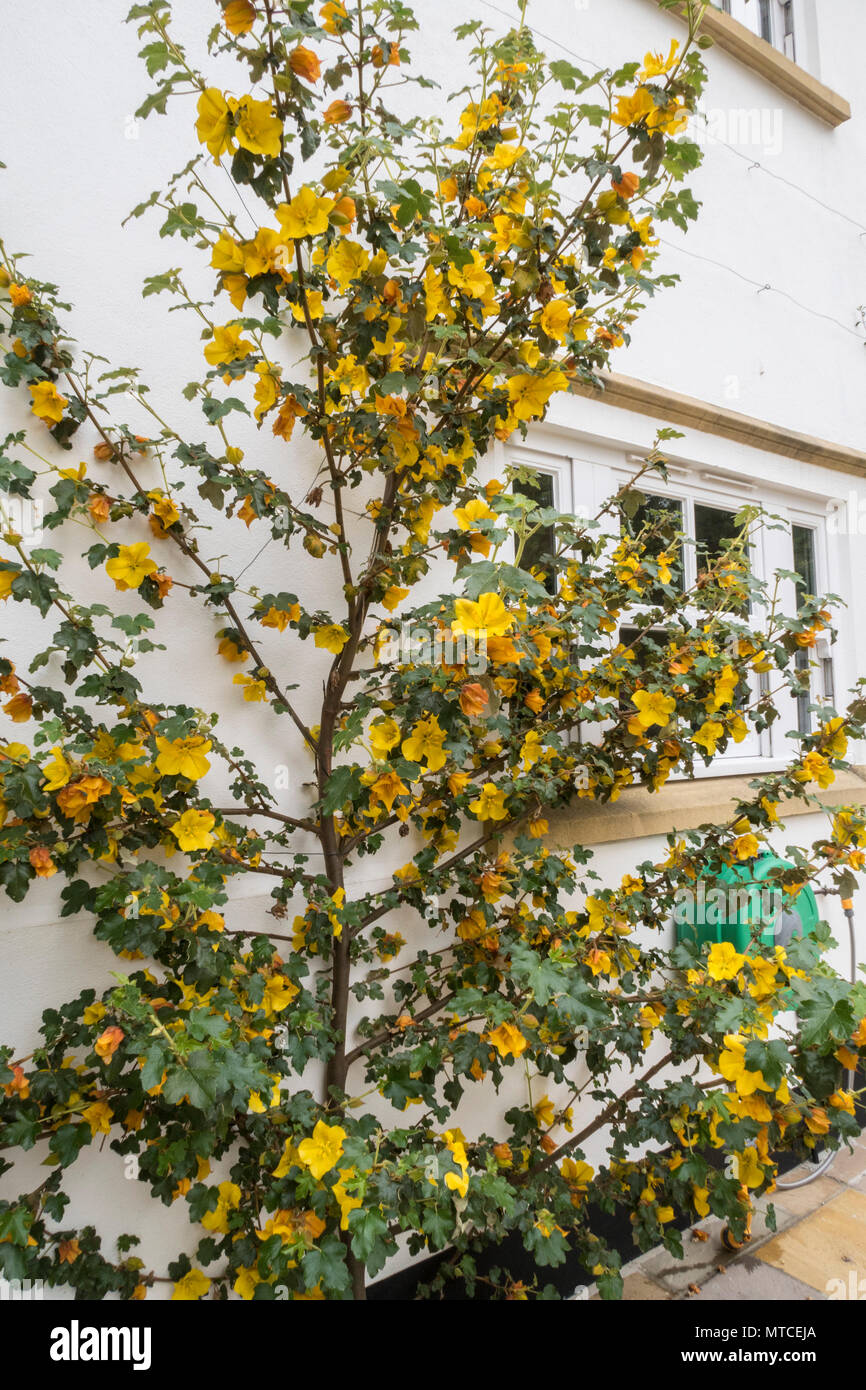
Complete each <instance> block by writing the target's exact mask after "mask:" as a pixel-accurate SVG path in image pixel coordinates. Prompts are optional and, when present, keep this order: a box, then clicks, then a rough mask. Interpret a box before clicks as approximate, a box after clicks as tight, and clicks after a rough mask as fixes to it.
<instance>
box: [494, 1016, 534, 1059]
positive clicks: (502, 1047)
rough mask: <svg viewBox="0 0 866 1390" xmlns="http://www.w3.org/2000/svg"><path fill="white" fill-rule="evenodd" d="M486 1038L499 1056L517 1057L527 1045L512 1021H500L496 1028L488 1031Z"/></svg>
mask: <svg viewBox="0 0 866 1390" xmlns="http://www.w3.org/2000/svg"><path fill="white" fill-rule="evenodd" d="M487 1039H488V1042H492V1043H493V1046H494V1047H495V1048H496V1051H497V1052H498V1053H499V1055H500V1057H508V1056H509V1055H510V1056H512V1057H515V1058H516V1057H519V1056H520V1055H521V1053H523V1052H525V1051H526V1049H527V1047H528V1046H529V1043H528V1042H527V1040H526V1038H525V1037H524V1036H523V1034H522V1033H521V1031H520V1029H519V1028H516V1027H515V1026H514V1024H513V1023H500V1025H499V1027H498V1028H494V1029H493V1031H492V1033H488V1035H487Z"/></svg>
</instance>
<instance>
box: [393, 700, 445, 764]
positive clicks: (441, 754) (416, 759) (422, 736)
mask: <svg viewBox="0 0 866 1390" xmlns="http://www.w3.org/2000/svg"><path fill="white" fill-rule="evenodd" d="M444 742H445V730H444V729H440V727H439V720H438V719H437V717H436V715H435V714H431V715H429V717H428V718H427V719H420V720H419V721H418V723H417V724H416V725H415V727H414V729H413V730H412V733H411V735H410V737H409V738H406V739H404V740H403V743H402V744H401V751H402V753H403V757H404V758H407V759H408V761H409V762H411V763H420V762H421V761H422V760H423V759H425V758H426V760H427V771H428V772H438V771H439V770H440V768H443V767H444V766H445V763H446V760H447V754H446V752H445V750H444V748H443V747H442V745H443V744H444Z"/></svg>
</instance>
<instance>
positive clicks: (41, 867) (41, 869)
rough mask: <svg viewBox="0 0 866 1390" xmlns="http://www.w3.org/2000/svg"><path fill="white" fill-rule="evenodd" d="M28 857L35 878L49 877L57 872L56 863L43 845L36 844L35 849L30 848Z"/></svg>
mask: <svg viewBox="0 0 866 1390" xmlns="http://www.w3.org/2000/svg"><path fill="white" fill-rule="evenodd" d="M28 857H29V859H30V864H31V867H32V868H33V869H34V871H35V873H36V877H37V878H51V877H52V875H54V874H56V873H57V865H56V864H55V863H54V860H53V859H52V858H51V852H50V850H48V849H46V847H45V845H38V846H37V847H36V849H32V850H31V851H30V854H29V856H28Z"/></svg>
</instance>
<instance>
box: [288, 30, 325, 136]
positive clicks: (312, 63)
mask: <svg viewBox="0 0 866 1390" xmlns="http://www.w3.org/2000/svg"><path fill="white" fill-rule="evenodd" d="M289 67H290V68H291V69H292V72H293V73H294V74H295V76H296V77H302V78H303V79H304V81H305V82H310V83H315V82H318V80H319V78H320V77H321V75H322V64H321V63H320V62H319V59H318V57H317V55H316V54H315V53H314V52H313V50H312V49H311V48H305V47H304V45H303V44H298V47H297V48H296V49H294V50H293V51H292V52H291V53H290V54H289ZM325 119H326V120H327V115H326V117H325Z"/></svg>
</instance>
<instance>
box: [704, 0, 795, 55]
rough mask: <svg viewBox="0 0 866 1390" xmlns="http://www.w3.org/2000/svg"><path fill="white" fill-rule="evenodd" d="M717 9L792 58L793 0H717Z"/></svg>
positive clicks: (793, 53)
mask: <svg viewBox="0 0 866 1390" xmlns="http://www.w3.org/2000/svg"><path fill="white" fill-rule="evenodd" d="M719 9H722V10H724V11H725V13H726V14H729V15H730V16H731V18H732V19H738V20H739V21H740V23H741V24H745V26H746V28H747V29H751V31H752V33H753V34H757V35H758V37H759V38H762V39H765V40H766V42H767V43H771V44H772V45H773V47H774V48H778V49H779V51H780V52H781V53H784V54H785V56H786V57H787V58H791V59H792V60H793V61H796V58H797V48H796V40H795V36H794V0H719Z"/></svg>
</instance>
